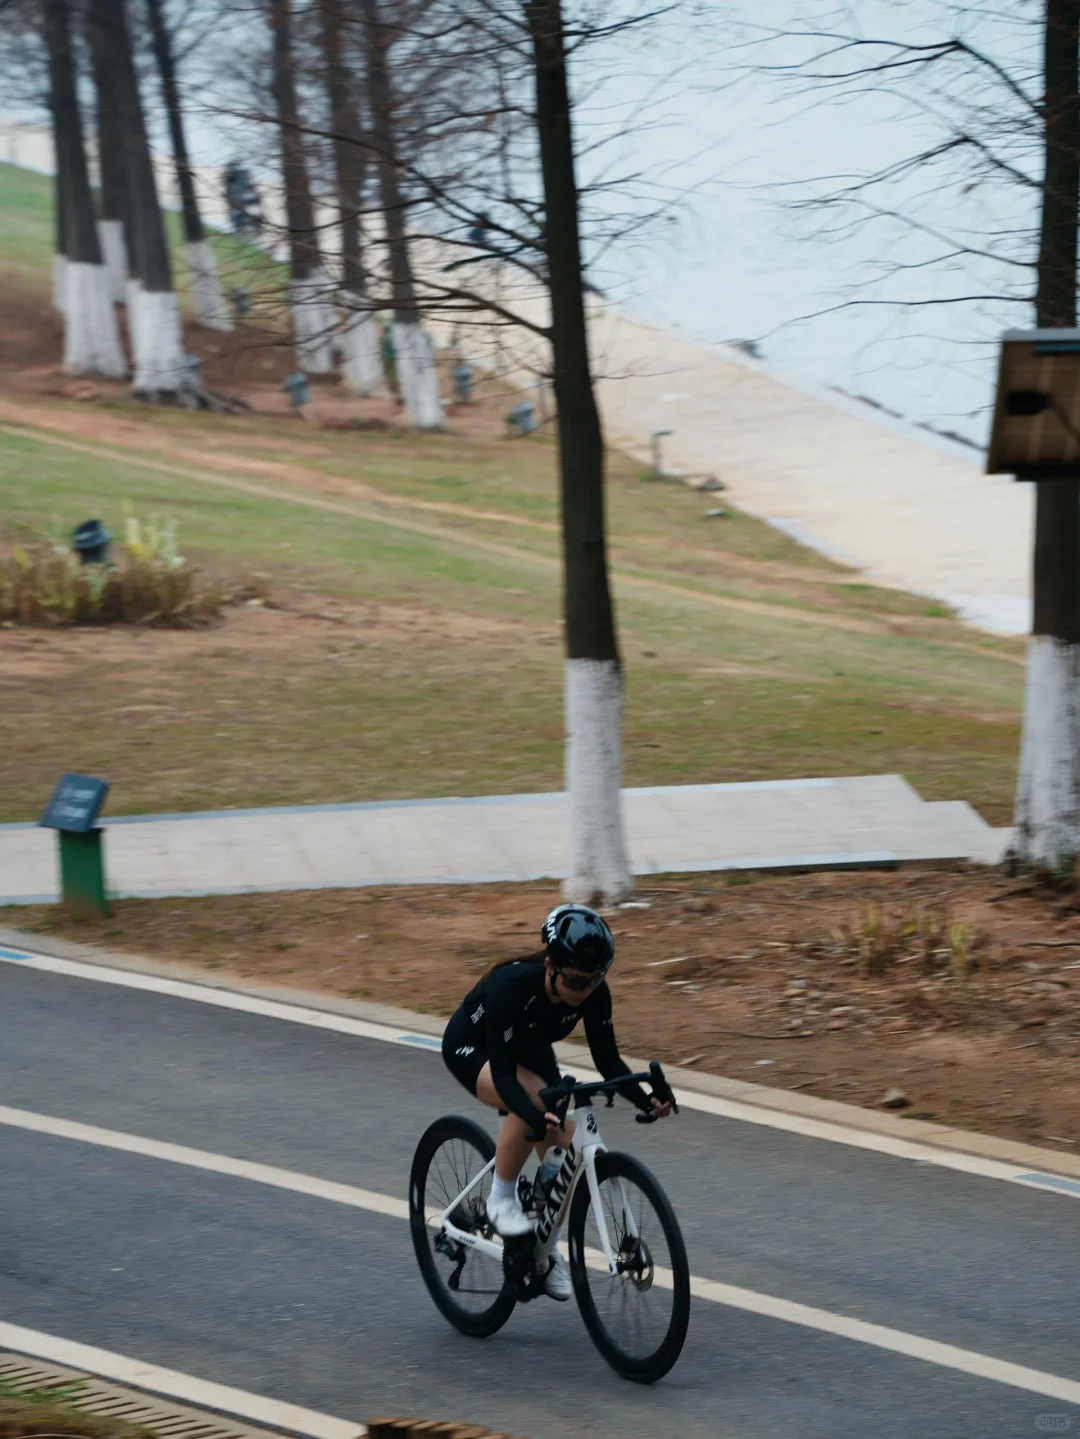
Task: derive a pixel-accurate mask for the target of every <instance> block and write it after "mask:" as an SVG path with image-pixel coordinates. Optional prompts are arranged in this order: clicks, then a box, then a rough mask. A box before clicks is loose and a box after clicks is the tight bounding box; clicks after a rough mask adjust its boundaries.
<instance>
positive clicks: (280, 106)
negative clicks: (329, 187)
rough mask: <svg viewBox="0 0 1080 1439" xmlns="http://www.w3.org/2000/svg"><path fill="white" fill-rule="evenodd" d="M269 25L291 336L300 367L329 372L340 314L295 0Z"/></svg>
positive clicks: (275, 2)
mask: <svg viewBox="0 0 1080 1439" xmlns="http://www.w3.org/2000/svg"><path fill="white" fill-rule="evenodd" d="M270 26H271V29H272V30H273V36H274V99H275V102H276V104H277V119H278V133H279V136H280V143H281V171H282V176H283V179H284V183H285V215H286V223H287V224H288V227H289V267H290V268H289V276H290V279H289V308H290V310H291V313H292V322H293V335H294V338H295V340H296V349H297V357H298V360H299V364H300V367H301V368H302V369H304V370H307V371H309V372H310V373H312V374H315V375H327V374H331V373H333V369H334V350H333V342H334V333H335V330H336V329H337V317H336V315H335V313H334V306H333V301H332V298H331V294H332V292H331V290H330V289H329V287H328V284H327V279H326V277H325V276H324V275H323V274H322V262H321V259H320V256H319V244H318V239H317V238H316V231H315V206H314V204H313V203H312V199H311V185H310V183H309V180H308V172H307V162H306V160H305V158H304V144H303V138H302V136H301V132H300V119H299V112H298V108H297V102H296V73H295V63H294V60H293V38H292V9H291V0H272V3H271V6H270Z"/></svg>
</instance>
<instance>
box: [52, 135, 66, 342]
mask: <svg viewBox="0 0 1080 1439" xmlns="http://www.w3.org/2000/svg"><path fill="white" fill-rule="evenodd" d="M55 135H56V127H55V123H54V126H53V137H54V142H55ZM53 148H54V149H55V151H56V174H55V175H54V176H53V219H54V223H55V230H54V235H53V264H52V300H53V308H54V309H56V310H59V311H60V313H61V315H62V314H63V313H64V305H65V303H66V301H67V243H68V242H67V199H66V197H65V189H66V186H65V183H64V173H63V171H64V157H63V155H62V154H61V150H60V146H59V145H57V144H55V143H54V147H53Z"/></svg>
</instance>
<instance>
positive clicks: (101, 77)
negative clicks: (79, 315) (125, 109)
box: [86, 24, 133, 304]
mask: <svg viewBox="0 0 1080 1439" xmlns="http://www.w3.org/2000/svg"><path fill="white" fill-rule="evenodd" d="M86 30H87V39H88V41H89V49H90V63H91V69H92V71H93V76H94V94H95V99H96V120H97V154H98V170H99V175H100V218H99V220H98V237H99V239H100V241H101V254H102V258H103V260H104V262H105V268H106V269H107V270H108V272H109V287H110V292H111V294H112V298H113V301H114V303H116V304H123V303H124V302H125V301H126V299H127V282H128V279H129V277H130V262H129V258H128V257H129V255H130V253H131V251H132V248H133V246H132V240H131V216H130V195H129V185H128V176H127V164H126V160H125V140H124V120H123V116H122V114H121V112H120V109H119V107H118V104H117V84H118V82H117V78H116V64H115V61H114V59H113V57H112V55H111V54H110V53H109V48H108V44H107V42H106V40H105V37H104V36H103V35H102V33H101V30H100V28H99V27H98V26H97V25H94V24H88V25H87V26H86Z"/></svg>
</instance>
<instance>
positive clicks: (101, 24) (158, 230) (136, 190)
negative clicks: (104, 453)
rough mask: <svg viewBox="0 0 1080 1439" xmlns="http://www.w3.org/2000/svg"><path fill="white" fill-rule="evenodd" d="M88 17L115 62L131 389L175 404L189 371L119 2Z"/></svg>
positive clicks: (96, 6)
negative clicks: (127, 245)
mask: <svg viewBox="0 0 1080 1439" xmlns="http://www.w3.org/2000/svg"><path fill="white" fill-rule="evenodd" d="M89 23H90V25H91V26H92V27H94V28H95V29H96V30H97V37H96V40H95V43H96V44H98V45H100V46H101V47H103V49H104V51H105V53H107V54H108V55H109V56H110V58H111V60H112V63H113V67H114V69H113V78H114V83H115V95H116V103H117V106H118V108H119V110H120V113H121V114H122V116H123V126H122V135H123V142H124V144H123V154H124V167H125V172H126V175H127V183H128V216H129V220H130V226H131V255H130V263H131V270H132V275H133V278H132V279H131V280H129V282H128V296H127V307H128V324H129V329H130V331H131V340H132V348H133V349H134V352H135V393H136V394H137V395H140V396H142V397H143V398H146V399H150V400H156V401H159V402H164V403H173V402H175V401H176V400H177V399H178V397H179V396H180V395H181V394H182V393H183V392H184V390H185V389H186V388H187V385H188V376H187V368H186V365H185V361H184V347H183V340H182V336H181V330H180V311H179V307H178V305H177V300H176V293H175V291H174V289H173V281H172V265H171V262H170V258H169V247H168V242H167V240H166V237H165V223H164V219H163V217H162V213H161V204H160V202H159V200H158V192H157V182H156V180H155V178H154V166H153V161H152V159H151V155H150V143H149V139H148V137H147V131H146V120H145V116H144V112H143V105H142V97H141V96H140V93H139V82H138V77H137V75H136V71H135V62H134V56H133V53H132V46H131V35H130V31H129V29H128V20H127V14H126V10H125V6H124V0H89Z"/></svg>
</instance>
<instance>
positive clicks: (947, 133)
mask: <svg viewBox="0 0 1080 1439" xmlns="http://www.w3.org/2000/svg"><path fill="white" fill-rule="evenodd" d="M1078 15H1080V0H1038V4H1037V5H1032V4H1027V3H1024V0H1020V3H1018V4H1017V5H1016V6H1013V7H1001V6H998V5H997V4H996V0H975V3H973V4H969V3H963V0H942V3H941V9H940V30H939V32H938V33H937V34H936V35H935V34H923V35H920V36H919V37H913V36H910V35H907V34H901V35H899V36H897V37H887V36H880V35H874V34H868V33H866V32H865V31H863V30H859V29H855V28H851V29H850V30H831V29H823V30H818V29H814V28H813V27H810V28H808V29H807V30H805V31H803V32H801V33H800V34H799V35H798V36H796V37H793V36H791V35H786V36H772V37H770V39H769V41H768V42H767V43H769V44H773V45H775V44H778V43H779V44H782V45H784V46H790V45H792V44H793V43H798V44H801V45H802V46H804V47H808V53H807V54H805V55H802V56H800V57H798V58H796V59H795V60H794V61H787V62H785V63H783V64H772V65H768V66H764V67H761V66H758V67H755V72H754V73H756V74H759V75H760V73H761V71H762V69H765V70H766V71H768V72H769V73H770V74H772V75H774V76H775V75H781V76H784V77H785V78H787V79H788V80H789V81H790V82H792V83H794V84H795V85H796V86H798V87H799V89H800V90H802V91H806V90H811V91H813V90H817V91H821V90H824V92H825V93H826V94H827V95H828V94H834V95H836V96H837V97H838V98H842V99H844V100H850V99H853V98H857V97H859V96H861V95H864V94H867V93H869V92H871V91H873V93H874V94H875V95H879V96H880V95H883V94H887V95H890V96H892V97H893V98H894V99H895V100H897V101H899V102H900V103H901V104H902V105H903V107H904V109H903V112H902V113H903V114H904V116H905V118H907V119H909V120H910V121H911V126H910V128H911V131H912V133H913V134H916V135H918V136H919V137H920V143H919V145H918V147H917V148H915V149H913V150H912V152H911V153H909V154H901V155H900V156H899V157H894V158H893V159H892V160H890V162H889V163H888V164H886V165H884V166H882V167H881V168H879V169H876V170H871V171H870V172H869V173H856V174H845V175H842V176H841V177H839V178H837V177H835V176H833V177H828V178H826V179H825V180H824V181H822V182H820V183H819V184H817V185H816V186H815V187H814V188H815V193H814V194H813V195H812V196H811V197H810V198H808V199H805V200H803V201H801V202H799V203H800V207H801V208H802V209H803V210H804V212H808V213H810V214H811V215H813V216H815V217H817V218H818V220H823V221H824V230H825V233H827V234H829V235H830V237H832V238H840V237H843V236H844V235H845V234H849V233H851V232H852V231H853V230H861V231H864V232H865V231H866V229H867V227H871V230H872V233H874V234H876V235H877V237H878V253H879V254H881V255H883V256H885V258H884V259H883V260H881V261H880V262H878V263H877V264H875V266H874V269H873V271H872V273H871V274H870V276H869V277H867V278H866V279H865V280H864V281H863V283H861V284H859V285H858V286H856V287H853V291H852V293H851V294H849V295H848V296H847V297H845V298H844V299H843V300H841V301H840V306H841V307H846V306H876V307H890V308H893V309H895V310H897V311H901V310H907V311H909V312H918V313H919V314H920V315H923V316H925V315H927V313H928V312H933V311H934V310H935V309H941V308H943V307H944V308H945V309H946V310H947V312H948V314H949V316H950V327H951V329H952V332H953V337H954V339H955V337H956V335H957V334H959V335H960V336H961V337H962V340H963V341H966V343H967V345H968V347H969V348H970V347H971V345H972V344H973V343H977V342H978V339H979V338H980V336H979V329H980V327H982V326H985V323H986V320H987V319H988V318H990V317H993V318H994V319H995V320H996V324H997V326H998V327H1000V324H1001V320H1002V318H1003V317H1005V316H1007V315H1008V314H1010V312H1012V313H1018V318H1019V317H1020V316H1022V315H1023V314H1024V312H1025V311H1026V312H1027V314H1029V315H1030V314H1031V313H1032V311H1034V320H1035V323H1036V325H1038V326H1040V327H1049V328H1056V327H1060V326H1066V327H1072V326H1075V324H1076V313H1077V312H1076V288H1077V230H1078V209H1080V180H1078V166H1080V99H1078V93H1077V91H1078ZM1006 37H1008V42H1007V40H1006ZM1036 38H1037V39H1038V42H1039V43H1038V44H1032V43H1030V42H1031V41H1032V40H1034V39H1036ZM928 131H929V135H930V138H929V141H928V142H927V140H926V137H927V134H928ZM919 274H923V275H926V276H935V277H941V279H940V285H939V286H938V287H937V288H935V287H933V286H930V285H927V287H926V291H925V293H924V294H918V293H915V294H912V290H913V288H914V285H915V283H916V282H915V279H914V277H915V276H917V275H919ZM897 281H900V282H901V284H902V291H901V290H898V288H897V285H896V282H897ZM958 310H960V311H961V313H963V314H964V315H965V316H966V317H967V324H960V325H958V324H957V321H956V314H957V311H958ZM1078 577H1080V485H1078V484H1076V483H1074V482H1072V481H1064V480H1055V481H1053V482H1042V483H1039V484H1038V485H1037V496H1036V519H1035V546H1034V561H1033V590H1034V600H1035V604H1034V618H1033V633H1032V639H1031V643H1030V647H1029V652H1028V675H1027V689H1026V699H1025V709H1024V733H1023V742H1022V746H1021V756H1020V767H1019V776H1018V782H1017V793H1016V808H1015V829H1014V840H1013V845H1012V852H1011V860H1010V862H1011V863H1013V864H1018V865H1028V866H1035V867H1040V868H1050V869H1058V868H1060V867H1062V866H1067V865H1069V864H1071V863H1072V862H1073V859H1074V857H1075V856H1076V855H1077V853H1078V852H1080V578H1078Z"/></svg>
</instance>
